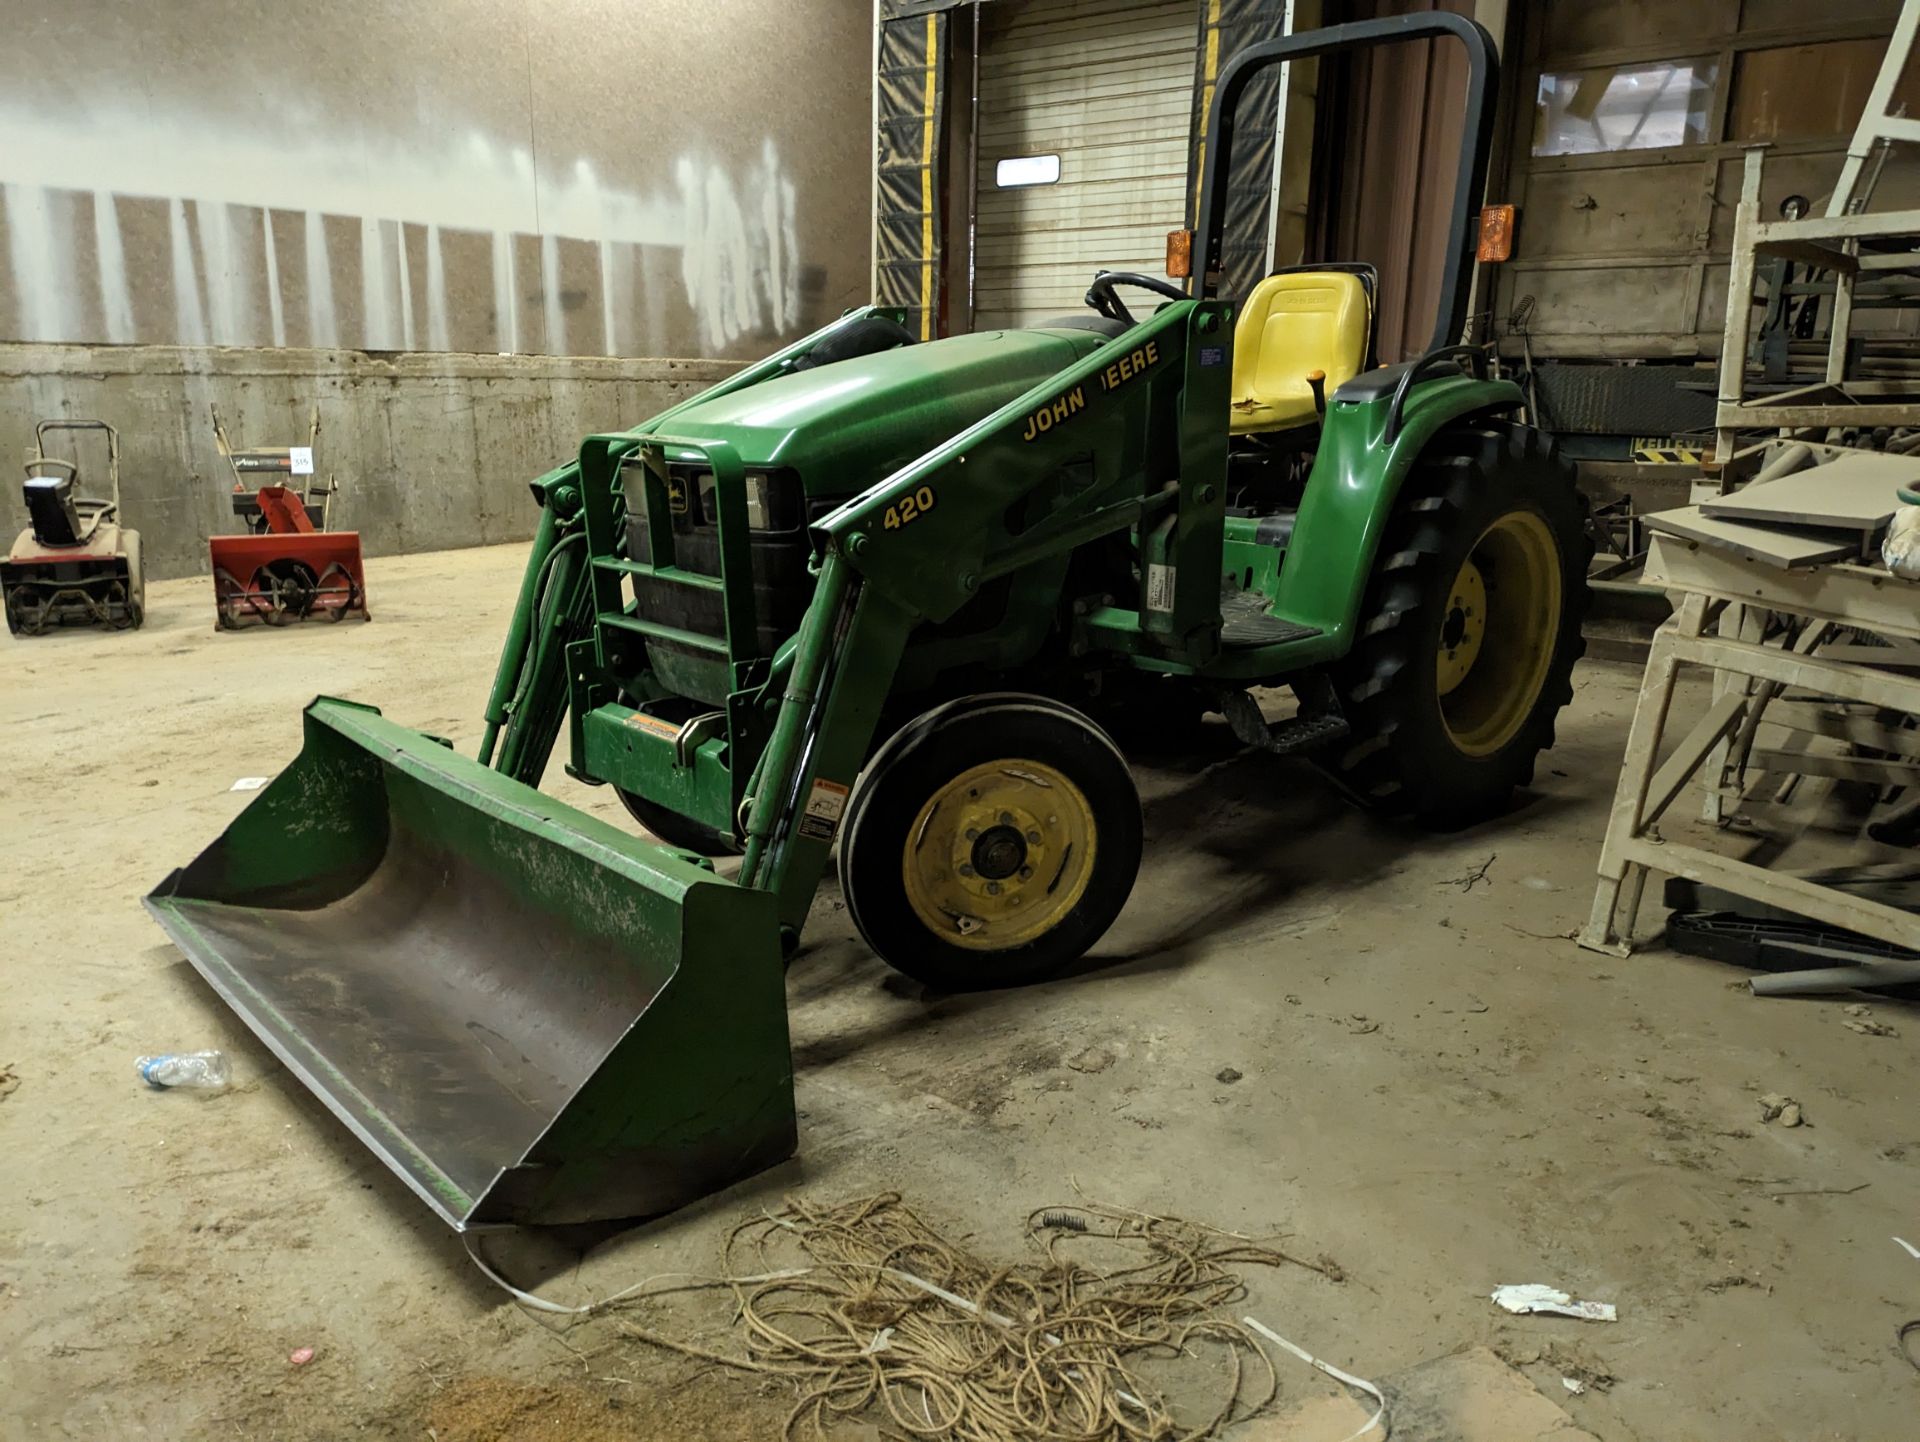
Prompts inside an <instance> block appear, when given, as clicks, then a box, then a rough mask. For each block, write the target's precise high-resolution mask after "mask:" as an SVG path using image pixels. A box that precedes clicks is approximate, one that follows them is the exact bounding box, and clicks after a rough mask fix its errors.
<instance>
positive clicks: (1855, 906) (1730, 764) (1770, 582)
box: [1580, 535, 1920, 956]
mask: <svg viewBox="0 0 1920 1442" xmlns="http://www.w3.org/2000/svg"><path fill="white" fill-rule="evenodd" d="M1647 578H1648V581H1649V583H1650V584H1654V585H1659V586H1663V587H1665V588H1666V589H1667V590H1669V591H1671V592H1673V593H1675V594H1676V596H1677V597H1678V600H1679V605H1678V609H1677V611H1676V613H1675V615H1674V617H1673V619H1672V620H1670V621H1668V622H1667V623H1666V624H1665V625H1663V626H1662V627H1661V628H1660V630H1659V631H1658V632H1657V633H1656V634H1655V636H1654V639H1653V647H1652V651H1651V654H1650V655H1649V656H1648V659H1647V669H1646V675H1645V679H1644V680H1643V681H1642V683H1641V687H1640V699H1639V703H1638V705H1637V706H1636V707H1635V708H1634V713H1633V724H1632V728H1631V729H1630V731H1629V732H1628V735H1627V750H1626V755H1625V757H1624V758H1623V760H1622V762H1621V767H1620V782H1619V787H1618V789H1617V790H1616V792H1615V794H1614V802H1613V812H1612V815H1611V816H1610V818H1609V819H1608V823H1607V835H1606V841H1605V842H1604V844H1603V845H1602V847H1601V851H1600V866H1599V873H1600V878H1599V885H1598V887H1597V888H1596V890H1595V892H1594V898H1593V911H1592V914H1591V916H1590V917H1589V919H1588V921H1587V926H1586V929H1585V930H1584V931H1583V932H1582V933H1581V935H1580V945H1582V946H1584V947H1586V948H1588V949H1589V950H1592V951H1600V952H1606V953H1608V954H1609V955H1613V956H1625V955H1627V954H1628V953H1629V952H1630V951H1631V950H1632V946H1633V942H1632V933H1633V924H1634V918H1635V917H1636V915H1637V914H1638V912H1639V909H1640V900H1641V895H1642V893H1643V891H1644V889H1645V885H1646V878H1647V872H1648V871H1649V870H1657V871H1663V872H1667V873H1670V874H1672V875H1676V876H1684V877H1687V878H1689V879H1691V880H1694V881H1699V882H1705V883H1708V884H1710V885H1713V886H1716V887H1719V888H1721V889H1723V890H1726V891H1730V892H1733V893H1735V894H1736V895H1741V896H1750V897H1754V898H1756V899H1761V900H1766V901H1769V902H1772V903H1774V904H1776V905H1781V906H1785V907H1788V908H1790V909H1792V910H1794V911H1797V912H1799V913H1800V914H1802V915H1804V916H1807V917H1810V918H1812V919H1814V920H1816V921H1823V922H1826V923H1828V924H1829V925H1832V926H1837V927H1841V928H1844V929H1846V930H1850V931H1857V932H1861V933H1864V934H1866V935H1868V936H1874V937H1878V938H1880V939H1881V940H1884V941H1890V942H1893V943H1895V944H1896V945H1900V946H1906V947H1912V948H1914V949H1916V950H1920V913H1916V912H1912V911H1906V910H1903V909H1901V908H1899V907H1895V906H1889V905H1886V904H1885V903H1882V902H1878V901H1872V900H1869V899H1867V898H1864V897H1861V896H1858V895H1854V894H1852V893H1849V892H1845V891H1841V890H1837V889H1835V888H1833V887H1829V886H1823V885H1820V884H1819V883H1817V882H1815V881H1811V880H1808V879H1807V878H1805V877H1801V876H1795V875H1792V874H1791V873H1788V872H1784V871H1775V870H1769V869H1768V868H1766V867H1764V866H1757V865H1755V864H1753V863H1752V862H1748V861H1741V860H1737V859H1735V858H1733V857H1729V856H1725V855H1722V854H1720V853H1718V852H1714V851H1709V850H1706V849H1704V848H1702V847H1697V846H1689V845H1685V844H1683V843H1680V842H1675V841H1670V840H1667V839H1665V838H1663V837H1661V836H1660V835H1659V833H1658V832H1657V831H1656V830H1655V829H1654V828H1655V824H1656V823H1657V822H1658V821H1659V820H1660V818H1661V816H1662V815H1663V814H1664V813H1665V812H1666V810H1667V808H1668V807H1669V806H1670V805H1672V803H1673V802H1674V800H1675V799H1676V798H1677V797H1678V796H1679V795H1680V794H1681V792H1682V791H1683V790H1685V788H1686V786H1687V784H1688V782H1689V781H1691V780H1692V779H1693V778H1694V777H1695V775H1696V774H1700V773H1702V772H1703V771H1704V773H1705V774H1704V775H1702V781H1703V784H1705V785H1706V786H1707V788H1708V790H1709V792H1710V793H1714V794H1717V795H1718V796H1719V797H1720V798H1721V800H1722V803H1723V804H1724V803H1725V802H1726V801H1727V800H1732V801H1735V802H1737V801H1738V800H1739V798H1740V797H1741V796H1742V795H1743V794H1744V793H1745V787H1744V785H1743V781H1742V778H1744V777H1745V776H1746V774H1747V769H1748V766H1749V764H1753V765H1756V766H1758V767H1760V768H1761V769H1762V770H1763V772H1764V773H1766V774H1774V775H1786V776H1788V777H1798V776H1835V777H1842V778H1845V779H1848V780H1862V781H1875V782H1880V783H1883V784H1889V785H1895V784H1897V785H1903V786H1909V787H1912V786H1920V733H1916V732H1913V731H1906V730H1900V729H1896V728H1893V727H1889V726H1885V725H1882V724H1880V723H1878V722H1876V721H1874V720H1873V719H1872V718H1870V717H1864V716H1844V715H1836V714H1834V713H1833V711H1832V708H1831V707H1828V706H1822V705H1819V704H1809V703H1808V702H1806V701H1804V700H1798V699H1796V700H1792V701H1784V702H1783V701H1781V699H1780V698H1781V697H1782V696H1783V693H1785V692H1786V691H1788V690H1789V689H1790V688H1791V689H1792V690H1793V691H1794V692H1796V693H1810V694H1811V695H1813V696H1815V697H1829V698H1837V699H1839V700H1842V701H1854V702H1861V703H1864V704H1866V705H1869V706H1874V707H1881V708H1886V709H1889V710H1893V711H1902V712H1906V713H1909V714H1911V715H1916V716H1920V675H1912V674H1903V670H1908V669H1920V648H1916V646H1915V645H1913V644H1911V643H1920V584H1916V583H1912V582H1904V581H1898V580H1894V579H1892V578H1890V577H1889V576H1888V575H1887V573H1886V572H1884V571H1877V570H1873V569H1870V568H1868V567H1865V566H1854V565H1831V566H1823V567H1820V568H1817V569H1814V570H1808V571H1774V570H1771V569H1770V568H1766V567H1760V566H1755V565H1751V564H1749V563H1746V562H1743V561H1741V560H1739V559H1738V558H1736V557H1734V556H1732V555H1731V554H1728V553H1721V552H1714V551H1710V550H1706V549H1702V548H1698V547H1692V546H1690V545H1689V544H1688V543H1687V542H1684V541H1678V540H1675V539H1674V538H1672V537H1668V536H1660V535H1656V536H1655V537H1654V539H1653V544H1652V547H1651V549H1650V551H1649V555H1648V562H1647ZM1756 606H1757V607H1759V608H1763V609H1765V610H1768V611H1772V612H1776V613H1779V614H1781V615H1783V616H1786V617H1790V618H1793V624H1792V625H1791V627H1790V632H1791V634H1792V636H1793V641H1792V643H1791V644H1790V645H1787V646H1784V647H1782V646H1771V645H1766V644H1763V643H1762V642H1761V640H1760V639H1759V632H1758V629H1757V625H1756V624H1755V620H1756V619H1757V618H1754V617H1752V616H1750V615H1742V614H1739V611H1738V608H1742V607H1747V608H1752V607H1756ZM1730 612H1733V613H1734V614H1733V615H1731V616H1730V615H1729V613H1730ZM1716 622H1719V623H1720V626H1719V634H1713V632H1712V631H1711V629H1710V628H1711V627H1712V626H1713V625H1714V623H1716ZM1836 626H1843V627H1850V628H1854V629H1856V630H1860V631H1865V632H1868V633H1870V634H1872V635H1874V636H1876V637H1882V638H1886V639H1888V640H1889V641H1891V642H1892V644H1890V645H1878V646H1875V645H1860V644H1853V643H1852V642H1846V643H1842V644H1832V645H1830V644H1829V637H1830V636H1831V635H1832V634H1833V630H1834V627H1836ZM1816 653H1818V654H1816ZM1683 664H1693V665H1700V666H1707V667H1710V668H1712V670H1713V671H1714V674H1715V682H1716V685H1715V695H1714V699H1713V701H1712V703H1711V704H1710V705H1709V706H1708V708H1707V710H1706V711H1705V713H1704V714H1702V715H1701V716H1700V717H1699V718H1698V719H1697V720H1696V721H1695V722H1694V723H1693V725H1692V726H1691V727H1690V728H1689V729H1688V731H1687V733H1686V734H1685V735H1684V736H1683V737H1682V738H1681V740H1680V741H1679V743H1678V745H1676V746H1675V747H1674V748H1673V752H1672V754H1671V755H1670V756H1669V757H1668V758H1667V759H1666V761H1664V762H1659V756H1660V752H1661V749H1662V743H1663V741H1664V740H1665V732H1666V727H1667V719H1668V714H1669V712H1670V710H1671V708H1672V704H1673V689H1674V682H1675V679H1676V677H1677V675H1678V672H1679V669H1680V667H1681V665H1683ZM1763 716H1764V719H1765V720H1767V721H1768V722H1770V723H1772V724H1777V725H1784V726H1786V727H1787V728H1788V729H1789V730H1790V732H1792V733H1793V737H1792V740H1791V741H1790V744H1788V745H1787V746H1783V747H1779V748H1773V749H1766V750H1761V749H1756V748H1755V746H1754V741H1755V738H1756V735H1757V732H1758V728H1759V725H1760V722H1761V720H1762V718H1763ZM1821 735H1825V736H1834V737H1837V738H1838V739H1841V740H1845V741H1851V742H1854V743H1857V744H1861V745H1865V746H1867V747H1869V748H1871V749H1872V750H1874V751H1877V752H1881V753H1892V754H1891V755H1886V754H1881V755H1873V756H1862V755H1852V754H1848V755H1831V754H1823V753H1821V752H1818V751H1814V750H1812V749H1810V748H1811V742H1812V738H1813V737H1815V736H1821ZM1710 762H1711V764H1709V763H1710ZM1656 763H1658V764H1656Z"/></svg>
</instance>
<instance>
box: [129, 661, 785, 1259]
mask: <svg viewBox="0 0 1920 1442" xmlns="http://www.w3.org/2000/svg"><path fill="white" fill-rule="evenodd" d="M146 904H147V907H148V909H149V910H150V911H151V912H152V913H153V914H154V916H155V917H156V918H157V919H158V921H159V922H160V924H161V926H162V927H164V928H165V929H166V931H167V934H168V935H169V936H171V937H172V938H173V940H174V941H175V942H176V943H177V944H178V945H179V947H180V949H181V950H182V951H184V952H185V953H186V955H187V958H188V960H190V961H191V962H192V963H193V966H194V967H195V969H196V970H198V971H199V972H200V974H201V975H202V976H203V977H204V978H205V979H206V980H207V982H208V983H209V984H210V985H211V986H212V987H213V988H214V990H215V991H216V992H218V993H219V994H220V996H221V997H222V998H223V999H224V1000H225V1001H226V1002H227V1004H228V1005H229V1006H231V1007H232V1008H233V1009H234V1010H235V1011H236V1012H237V1013H239V1015H240V1016H241V1018H242V1019H243V1020H244V1021H245V1022H246V1023H247V1025H248V1026H249V1027H251V1028H252V1030H253V1031H254V1032H255V1034H256V1035H258V1036H259V1037H260V1039H261V1040H262V1041H264V1042H265V1043H266V1044H267V1046H268V1047H270V1048H271V1049H272V1050H273V1052H274V1053H275V1054H276V1055H277V1056H279V1058H280V1059H281V1060H282V1061H283V1062H285V1063H286V1064H287V1066H288V1067H290V1068H291V1069H292V1070H293V1072H294V1074H295V1075H297V1076H298V1077H299V1078H300V1079H301V1081H303V1082H304V1083H305V1084H306V1085H307V1086H308V1088H310V1089H311V1090H312V1091H313V1092H314V1094H315V1095H316V1096H318V1097H319V1098H320V1100H321V1101H323V1102H324V1103H326V1105H327V1106H328V1108H329V1109H331V1110H332V1111H333V1113H334V1114H335V1115H336V1116H338V1117H339V1118H340V1120H342V1121H343V1122H345V1123H346V1124H347V1126H348V1127H349V1128H351V1129H352V1130H353V1132H354V1133H355V1134H356V1135H357V1136H359V1138H360V1139H361V1140H362V1141H363V1142H365V1143H366V1144H367V1145H368V1146H369V1147H371V1148H372V1149H373V1151H374V1153H375V1154H376V1155H377V1156H379V1158H380V1160H381V1161H383V1162H384V1163H386V1165H387V1166H388V1167H390V1168H391V1169H392V1170H393V1171H394V1172H395V1173H396V1174H397V1175H398V1176H399V1177H400V1178H401V1179H402V1180H403V1181H405V1182H406V1183H407V1185H408V1186H410V1187H412V1188H413V1190H414V1191H415V1192H417V1193H418V1194H419V1195H420V1196H421V1197H422V1198H423V1199H424V1200H425V1201H426V1202H427V1203H428V1205H430V1206H431V1207H433V1209H434V1210H435V1211H437V1212H438V1213H439V1214H440V1215H441V1216H442V1217H443V1218H445V1219H446V1220H447V1221H448V1222H450V1223H451V1224H452V1225H453V1226H454V1227H456V1228H458V1229H461V1230H465V1229H467V1228H473V1227H482V1226H488V1225H503V1224H516V1223H563V1222H581V1221H593V1220H603V1219H613V1218H623V1217H638V1216H646V1215H652V1214H656V1213H659V1212H663V1211H666V1210H668V1209H670V1208H673V1207H676V1206H679V1205H682V1204H684V1203H686V1202H688V1201H691V1200H693V1199H694V1198H696V1197H699V1196H702V1195H704V1194H706V1193H709V1192H712V1191H714V1190H716V1189H718V1188H720V1187H722V1186H725V1185H727V1184H728V1183H729V1182H732V1181H734V1180H737V1179H738V1178H740V1177H743V1176H747V1175H749V1174H751V1173H753V1172H756V1171H759V1170H761V1169H763V1168H765V1167H768V1166H771V1165H773V1164H774V1163H775V1162H778V1161H780V1160H782V1159H784V1158H785V1157H787V1156H789V1155H791V1154H792V1152H793V1150H794V1147H795V1144H796V1133H795V1120H794V1105H793V1075H792V1061H791V1058H790V1055H789V1052H788V1043H787V1023H786V998H785V990H784V982H783V974H782V964H781V954H780V942H779V929H778V924H777V921H776V917H775V898H774V897H773V896H772V895H771V894H770V893H767V892H763V891H753V890H747V889H743V888H741V887H738V886H735V885H734V884H733V883H731V882H729V881H726V880H723V879H722V878H720V877H718V876H716V875H714V874H713V872H712V871H710V870H708V869H705V868H704V867H702V866H699V865H696V864H694V863H693V862H692V861H690V860H688V859H686V858H684V857H682V856H681V855H680V854H678V853H674V852H670V851H667V850H665V849H663V848H661V847H659V846H655V845H652V844H649V843H647V842H644V841H640V840H637V839H635V838H634V837H631V836H628V835H626V834H624V833H622V832H620V831H618V830H616V829H614V828H613V827H611V826H608V825H606V824H604V823H602V822H600V821H598V820H595V819H594V818H592V817H590V816H587V815H584V814H583V813H580V812H577V811H574V810H573V809H571V808H569V807H567V806H564V805H562V804H561V803H559V802H557V801H554V800H552V799H551V798H549V797H547V796H543V795H542V794H541V793H539V792H538V791H535V790H534V789H533V788H531V787H529V786H525V785H522V784H521V783H520V782H518V781H515V780H512V779H511V778H509V777H506V776H503V775H501V774H499V773H498V772H495V771H492V770H489V769H488V768H487V767H485V766H483V765H481V764H480V763H479V762H477V761H473V760H469V759H467V758H465V757H462V756H460V755H458V754H456V753H455V752H454V751H452V750H451V749H449V748H448V747H447V746H446V745H444V744H442V743H440V742H437V741H435V740H434V739H433V738H431V737H427V736H423V735H421V734H419V733H418V732H414V731H410V730H408V729H406V728H405V727H402V726H398V725H395V724H394V723H393V722H390V721H386V720H384V719H382V718H381V716H380V714H379V712H378V711H376V710H374V709H372V708H370V707H365V706H359V705H355V704H353V703H351V702H345V701H338V700H333V699H329V698H325V697H322V698H321V699H319V700H317V701H315V702H314V703H313V704H312V705H311V706H309V707H308V708H307V711H306V717H305V744H304V746H303V749H302V750H301V753H300V755H299V757H298V758H297V759H296V760H295V761H294V762H293V764H292V765H291V766H289V767H288V768H287V769H286V770H285V771H283V772H282V773H281V774H280V775H279V777H277V778H276V779H275V780H274V781H273V782H272V783H271V784H270V785H269V786H268V787H267V788H266V789H265V790H263V791H262V792H261V793H260V795H259V797H258V798H257V799H256V800H255V801H254V802H253V804H252V805H250V806H249V807H248V808H247V810H246V811H244V812H243V813H242V814H241V815H240V816H239V817H238V818H237V819H236V820H235V821H234V823H233V824H232V825H231V826H230V827H229V828H228V829H227V830H226V832H225V833H224V834H223V835H222V836H221V837H220V838H219V839H218V840H217V841H215V842H214V843H213V845H212V846H210V847H208V848H207V850H206V851H204V852H203V853H201V855H200V856H199V857H198V858H196V859H195V860H194V861H193V862H192V863H191V864H190V865H188V866H187V867H185V868H184V869H182V870H179V871H175V872H174V873H173V874H172V875H170V876H169V877H167V879H166V880H165V881H163V882H162V883H161V884H160V885H159V887H157V888H156V889H155V890H154V892H153V893H152V895H150V896H149V897H147V900H146Z"/></svg>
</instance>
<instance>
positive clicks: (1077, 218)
mask: <svg viewBox="0 0 1920 1442" xmlns="http://www.w3.org/2000/svg"><path fill="white" fill-rule="evenodd" d="M1193 73H1194V8H1193V0H1139V3H1132V4H1116V3H1114V0H1027V3H1025V4H1018V5H1015V4H997V5H990V6H988V7H986V8H985V10H984V11H983V12H982V25H981V53H980V135H979V157H980V175H979V203H978V208H977V215H978V232H977V246H978V251H977V257H978V258H977V281H976V283H977V305H976V319H975V323H974V329H976V330H992V329H994V328H996V327H1000V326H1008V325H1030V324H1033V323H1034V322H1036V321H1041V320H1045V319H1048V318H1049V317H1052V316H1057V315H1067V314H1072V313H1073V312H1075V311H1078V310H1081V309H1082V308H1083V307H1082V299H1081V298H1082V297H1083V296H1084V295H1085V294H1086V290H1087V283H1088V282H1089V281H1090V280H1092V279H1093V273H1094V272H1095V271H1096V270H1101V269H1106V270H1133V271H1142V272H1145V273H1146V274H1149V275H1156V276H1158V275H1164V274H1165V273H1166V270H1165V266H1166V233H1167V232H1168V231H1169V230H1175V229H1178V228H1179V226H1180V225H1181V224H1182V223H1183V219H1184V215H1185V204H1186V200H1185V186H1186V173H1187V126H1188V119H1189V114H1188V112H1189V107H1190V105H1191V102H1192V97H1193ZM1047 154H1057V155H1058V156H1059V157H1060V179H1059V181H1058V182H1057V183H1055V184H1052V185H1041V186H1032V187H1023V188H1018V189H1001V188H1000V187H999V186H997V185H996V184H995V183H994V173H995V169H996V167H997V165H998V163H999V162H1000V161H1002V160H1005V159H1008V158H1010V157H1015V156H1026V155H1047ZM1124 298H1126V297H1123V299H1124Z"/></svg>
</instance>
